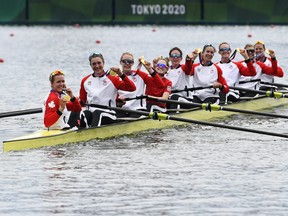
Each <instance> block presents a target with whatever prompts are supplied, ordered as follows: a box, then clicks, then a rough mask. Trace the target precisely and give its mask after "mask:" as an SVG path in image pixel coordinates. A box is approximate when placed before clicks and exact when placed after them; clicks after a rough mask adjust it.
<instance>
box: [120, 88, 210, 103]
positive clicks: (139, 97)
mask: <svg viewBox="0 0 288 216" xmlns="http://www.w3.org/2000/svg"><path fill="white" fill-rule="evenodd" d="M206 88H213V85H211V86H206V87H194V88H185V89H180V90H179V89H175V90H172V91H171V92H172V93H177V92H182V91H195V90H201V89H206ZM147 97H148V96H147V95H139V96H136V97H132V98H125V99H124V100H120V99H119V100H118V101H130V100H138V99H143V98H147ZM149 99H150V98H149Z"/></svg>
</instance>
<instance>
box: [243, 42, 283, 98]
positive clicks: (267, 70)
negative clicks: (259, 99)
mask: <svg viewBox="0 0 288 216" xmlns="http://www.w3.org/2000/svg"><path fill="white" fill-rule="evenodd" d="M244 49H245V50H246V51H247V53H248V56H249V58H250V60H251V61H252V62H253V66H254V67H255V70H256V75H255V76H245V77H244V76H241V78H240V82H242V83H241V84H238V86H239V87H241V88H247V89H253V90H259V88H260V85H259V83H260V82H259V80H260V79H261V76H262V75H263V74H267V75H272V76H277V77H283V75H284V73H283V71H282V69H281V68H280V67H278V65H277V60H276V57H275V52H274V51H273V50H270V54H269V55H270V57H271V62H272V65H271V67H269V66H267V65H265V64H264V63H262V62H260V61H255V49H254V46H253V45H252V44H246V45H245V47H244ZM253 80H254V81H253ZM255 80H256V81H255ZM255 95H257V93H254V92H251V91H249V90H247V91H240V96H241V97H254V96H255Z"/></svg>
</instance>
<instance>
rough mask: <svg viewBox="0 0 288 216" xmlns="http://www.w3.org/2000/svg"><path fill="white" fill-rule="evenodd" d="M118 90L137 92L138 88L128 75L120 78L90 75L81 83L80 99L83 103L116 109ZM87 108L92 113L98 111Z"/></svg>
mask: <svg viewBox="0 0 288 216" xmlns="http://www.w3.org/2000/svg"><path fill="white" fill-rule="evenodd" d="M122 78H123V79H122ZM118 90H124V91H135V90H136V86H135V85H134V83H133V82H132V81H131V80H130V79H129V78H128V77H127V76H126V75H122V76H121V78H120V77H119V76H111V75H104V76H101V77H95V76H93V74H90V75H88V76H86V77H84V78H83V79H82V81H81V85H80V94H79V98H80V100H81V103H88V104H99V105H104V106H111V107H115V106H116V97H117V94H118ZM87 108H88V109H89V110H90V111H92V112H93V111H94V110H95V109H97V108H94V107H87Z"/></svg>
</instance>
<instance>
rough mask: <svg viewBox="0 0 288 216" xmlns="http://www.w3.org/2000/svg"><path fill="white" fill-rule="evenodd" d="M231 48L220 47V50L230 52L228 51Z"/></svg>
mask: <svg viewBox="0 0 288 216" xmlns="http://www.w3.org/2000/svg"><path fill="white" fill-rule="evenodd" d="M230 50H231V49H230V48H220V49H219V51H220V52H224V51H227V52H228V51H230Z"/></svg>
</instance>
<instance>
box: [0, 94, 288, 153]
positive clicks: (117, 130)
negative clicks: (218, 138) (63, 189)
mask: <svg viewBox="0 0 288 216" xmlns="http://www.w3.org/2000/svg"><path fill="white" fill-rule="evenodd" d="M287 104H288V100H287V99H285V98H281V99H273V98H269V97H265V96H263V97H258V98H256V99H253V100H244V101H241V102H239V103H233V104H230V105H227V106H229V107H231V108H237V109H243V110H255V111H256V110H263V109H271V108H275V107H279V106H284V105H287ZM231 115H235V113H234V112H229V111H218V112H207V111H205V110H200V109H198V108H197V109H194V110H191V111H187V112H181V113H179V114H177V116H179V117H182V118H189V119H195V120H202V121H213V120H215V119H216V118H217V120H219V119H223V118H225V117H229V116H231ZM184 124H187V123H185V122H181V121H173V120H171V121H170V120H169V121H158V120H151V119H148V118H146V117H144V118H140V119H136V120H128V119H126V120H123V121H121V122H119V123H115V124H111V125H105V126H101V127H95V128H85V129H70V130H45V129H43V130H38V131H36V132H34V133H31V134H28V135H24V136H20V137H17V138H13V139H10V140H6V141H3V152H8V151H19V150H25V149H33V148H41V147H45V146H56V145H61V144H73V143H79V142H87V141H90V140H93V139H99V140H103V139H108V138H113V137H117V136H123V135H129V134H135V133H138V132H141V131H147V130H152V129H163V128H169V127H173V126H177V125H184Z"/></svg>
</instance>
